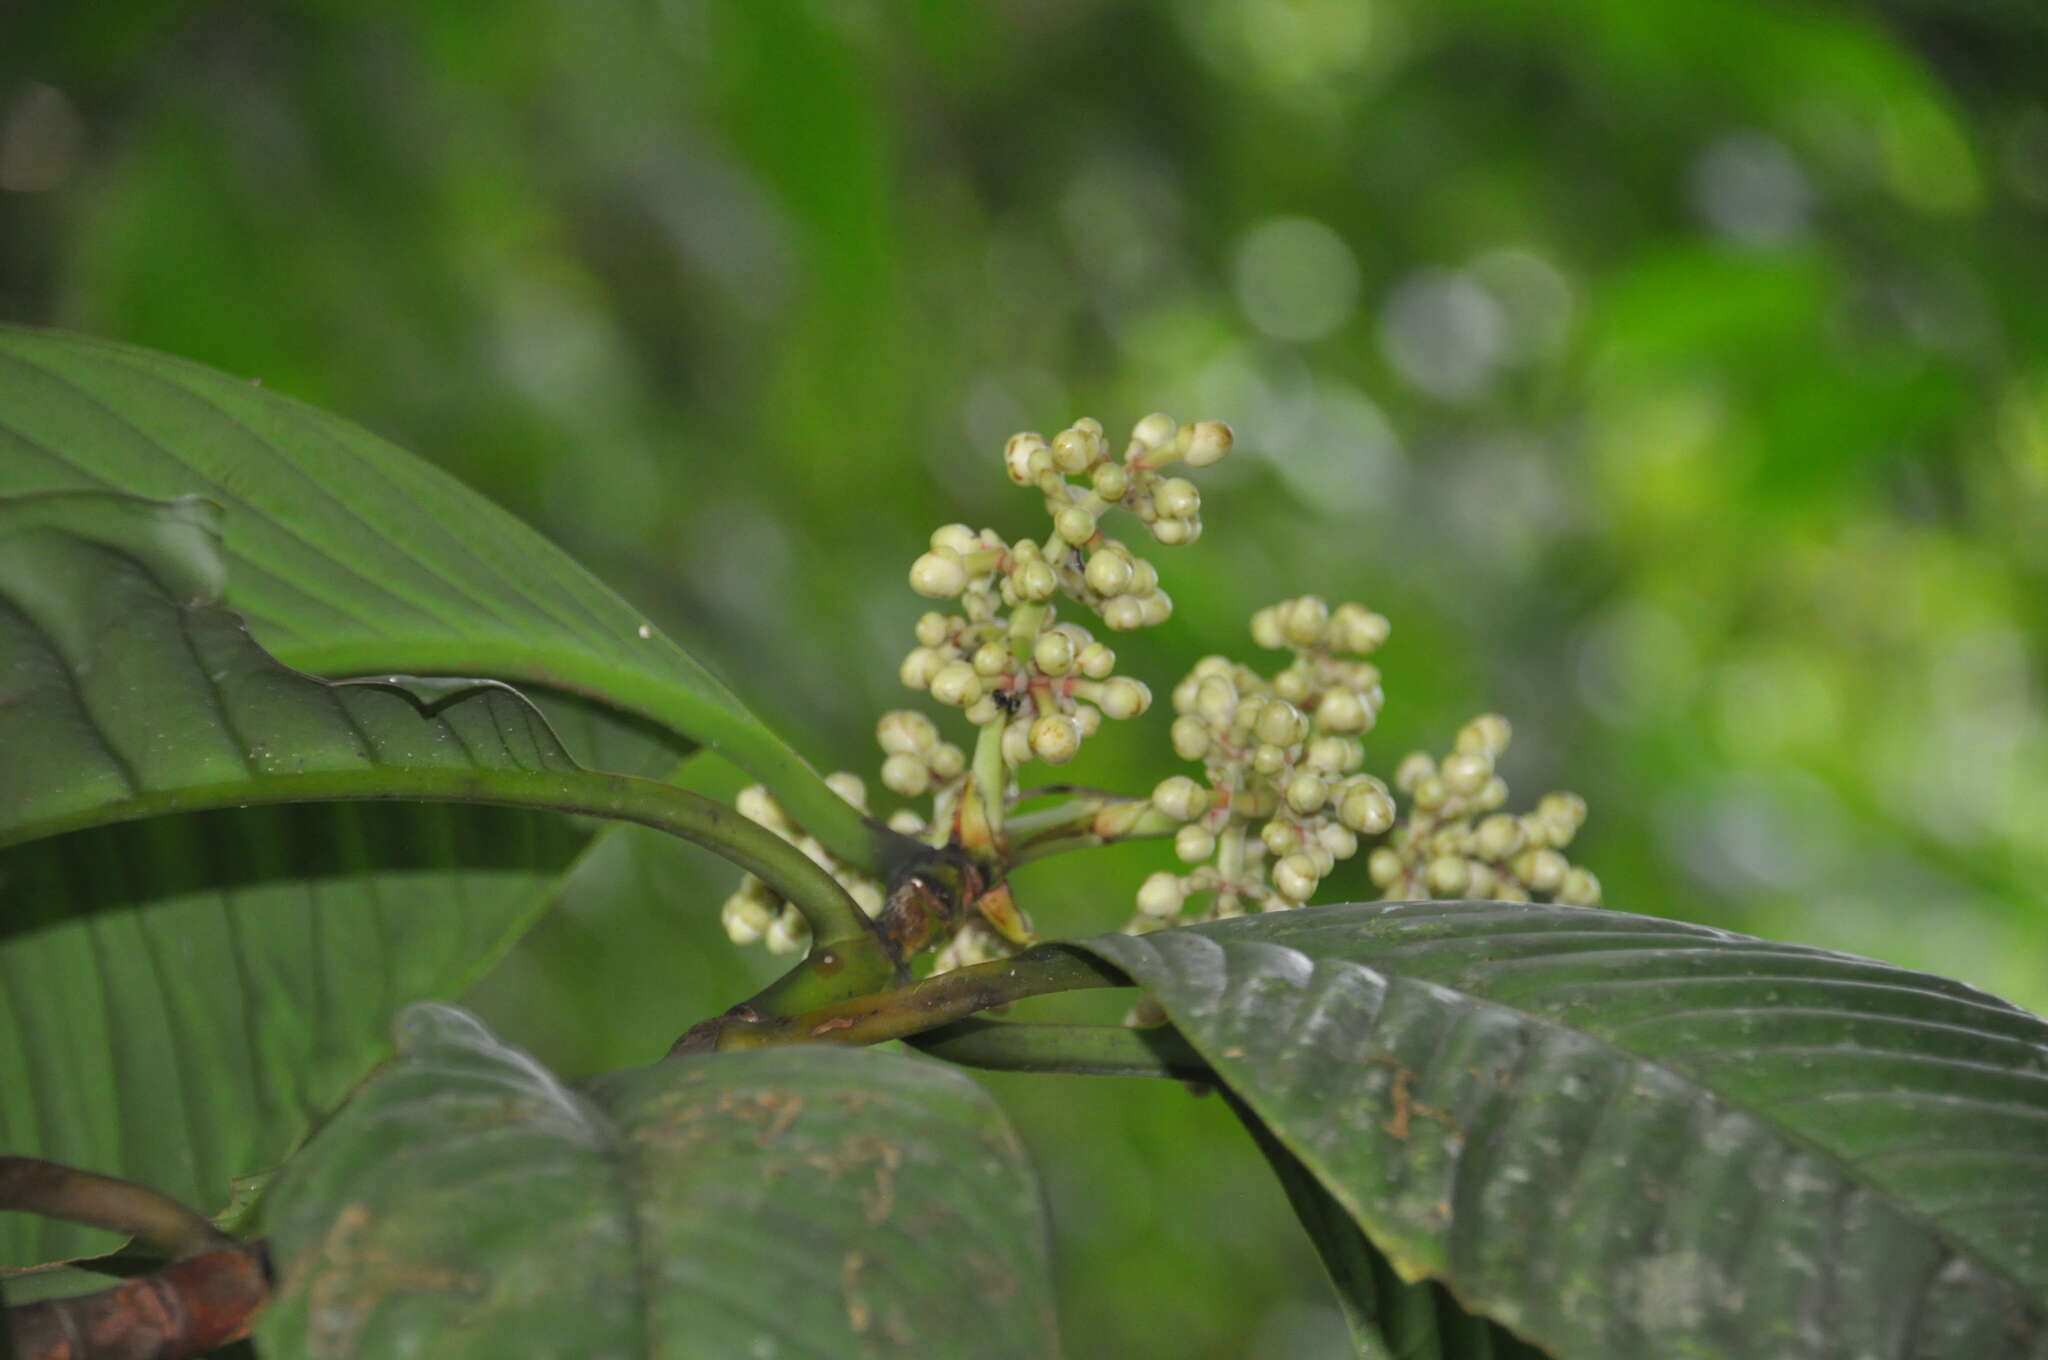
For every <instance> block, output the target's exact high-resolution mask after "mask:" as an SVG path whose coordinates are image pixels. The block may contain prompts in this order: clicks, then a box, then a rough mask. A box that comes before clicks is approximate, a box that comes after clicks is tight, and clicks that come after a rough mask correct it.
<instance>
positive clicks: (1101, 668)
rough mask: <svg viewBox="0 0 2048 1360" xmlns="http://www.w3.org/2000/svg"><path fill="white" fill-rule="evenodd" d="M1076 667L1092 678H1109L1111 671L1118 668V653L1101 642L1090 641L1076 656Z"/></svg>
mask: <svg viewBox="0 0 2048 1360" xmlns="http://www.w3.org/2000/svg"><path fill="white" fill-rule="evenodd" d="M1074 669H1075V670H1077V671H1079V672H1081V674H1083V675H1085V676H1087V677H1088V678H1089V679H1090V680H1107V679H1108V678H1109V673H1110V672H1111V671H1113V670H1115V669H1116V653H1115V652H1113V651H1111V650H1110V649H1109V648H1108V647H1105V646H1104V645H1103V644H1101V643H1100V642H1090V643H1088V644H1087V645H1085V646H1083V647H1082V648H1081V654H1080V655H1079V656H1077V657H1075V658H1074Z"/></svg>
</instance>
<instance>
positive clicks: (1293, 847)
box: [1259, 817, 1301, 855]
mask: <svg viewBox="0 0 2048 1360" xmlns="http://www.w3.org/2000/svg"><path fill="white" fill-rule="evenodd" d="M1259 840H1260V841H1262V842H1263V843H1264V844H1265V847H1266V849H1268V850H1269V851H1271V852H1272V853H1273V854H1275V855H1291V854H1293V853H1294V852H1295V851H1297V850H1299V849H1300V848H1301V832H1299V831H1298V830H1296V829H1295V826H1294V823H1292V822H1289V821H1285V820H1283V819H1282V818H1279V817H1275V818H1274V819H1273V820H1272V821H1270V822H1267V823H1266V824H1265V825H1264V826H1262V827H1260V828H1259Z"/></svg>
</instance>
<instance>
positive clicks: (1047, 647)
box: [1031, 631, 1074, 676]
mask: <svg viewBox="0 0 2048 1360" xmlns="http://www.w3.org/2000/svg"><path fill="white" fill-rule="evenodd" d="M1031 660H1032V663H1033V664H1034V665H1036V666H1037V667H1038V669H1039V670H1041V671H1043V672H1045V673H1046V674H1047V675H1054V676H1058V675H1065V674H1066V673H1067V672H1068V671H1070V670H1072V669H1074V640H1073V639H1072V638H1070V637H1068V636H1067V635H1066V634H1065V633H1061V632H1054V631H1047V632H1043V633H1040V634H1039V635H1038V641H1037V642H1034V643H1033V644H1032V645H1031Z"/></svg>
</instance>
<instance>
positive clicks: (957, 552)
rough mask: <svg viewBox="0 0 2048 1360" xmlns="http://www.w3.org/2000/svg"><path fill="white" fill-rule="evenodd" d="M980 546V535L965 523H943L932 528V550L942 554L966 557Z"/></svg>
mask: <svg viewBox="0 0 2048 1360" xmlns="http://www.w3.org/2000/svg"><path fill="white" fill-rule="evenodd" d="M980 546H981V539H980V537H979V536H978V535H976V534H975V532H974V530H972V529H970V528H968V527H967V526H966V525H964V524H942V525H940V526H939V527H938V528H936V529H934V530H932V542H931V548H932V551H933V552H935V553H938V554H940V555H942V556H943V555H947V554H950V555H952V556H954V557H965V556H967V554H969V553H971V552H973V551H974V550H975V549H977V548H979V547H980Z"/></svg>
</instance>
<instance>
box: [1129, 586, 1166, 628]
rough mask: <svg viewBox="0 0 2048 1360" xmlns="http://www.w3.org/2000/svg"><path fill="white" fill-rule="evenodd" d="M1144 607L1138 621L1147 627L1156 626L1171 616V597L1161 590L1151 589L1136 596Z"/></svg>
mask: <svg viewBox="0 0 2048 1360" xmlns="http://www.w3.org/2000/svg"><path fill="white" fill-rule="evenodd" d="M1137 600H1138V604H1139V605H1140V606H1141V607H1142V608H1143V609H1144V611H1145V612H1144V613H1143V614H1142V615H1140V616H1139V621H1140V622H1141V623H1143V624H1144V626H1145V627H1147V628H1157V627H1158V626H1159V625H1160V624H1162V623H1165V622H1166V621H1167V620H1168V619H1170V618H1172V617H1173V597H1172V596H1170V595H1168V594H1167V593H1166V592H1165V591H1163V590H1153V591H1149V592H1147V593H1146V594H1143V595H1140V596H1138V597H1137Z"/></svg>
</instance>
